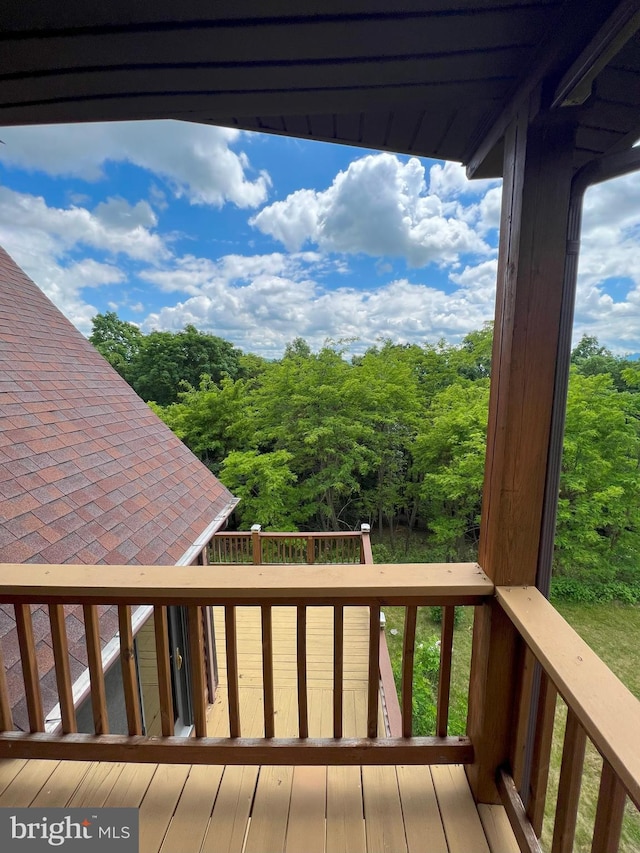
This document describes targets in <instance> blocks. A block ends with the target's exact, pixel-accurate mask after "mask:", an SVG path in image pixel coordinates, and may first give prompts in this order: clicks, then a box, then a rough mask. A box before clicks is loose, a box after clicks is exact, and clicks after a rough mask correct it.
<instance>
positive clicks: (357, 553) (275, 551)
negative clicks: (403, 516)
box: [209, 524, 373, 565]
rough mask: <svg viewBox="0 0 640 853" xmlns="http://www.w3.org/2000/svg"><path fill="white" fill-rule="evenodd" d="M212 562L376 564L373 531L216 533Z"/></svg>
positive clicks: (254, 528)
mask: <svg viewBox="0 0 640 853" xmlns="http://www.w3.org/2000/svg"><path fill="white" fill-rule="evenodd" d="M209 562H210V563H214V564H218V563H220V564H225V563H233V564H235V565H243V564H254V565H260V564H261V563H265V564H267V563H268V564H274V565H293V564H303V563H306V564H308V565H312V564H314V563H318V564H325V565H327V564H332V563H336V564H343V563H373V557H372V555H371V543H370V540H369V527H368V525H363V528H362V530H359V531H343V532H341V533H320V532H318V533H279V532H274V531H262V530H261V529H260V525H258V524H256V525H254V526H253V528H252V530H251V531H237V532H235V533H227V532H225V533H216V534H214V536H213V537H212V539H211V542H210V545H209Z"/></svg>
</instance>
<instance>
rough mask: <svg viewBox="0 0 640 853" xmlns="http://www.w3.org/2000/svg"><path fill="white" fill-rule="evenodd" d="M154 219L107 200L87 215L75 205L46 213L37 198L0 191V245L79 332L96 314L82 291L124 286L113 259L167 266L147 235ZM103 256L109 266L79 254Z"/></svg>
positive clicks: (156, 241)
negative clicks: (95, 252) (159, 262)
mask: <svg viewBox="0 0 640 853" xmlns="http://www.w3.org/2000/svg"><path fill="white" fill-rule="evenodd" d="M153 225H155V215H154V214H153V211H152V210H151V208H150V207H149V206H148V204H147V203H146V202H139V203H138V204H136V205H129V204H128V203H127V202H126V201H124V200H123V199H108V200H106V201H105V202H103V203H101V204H99V205H98V206H97V207H96V209H95V210H94V211H93V212H92V211H89V210H87V209H86V208H83V207H77V206H75V205H73V206H71V207H68V208H58V207H49V206H48V205H47V203H46V202H45V200H44V199H43V198H42V197H41V196H35V195H28V194H26V193H17V192H14V191H13V190H10V189H7V188H5V187H0V245H2V246H3V247H4V248H5V249H6V250H7V251H8V252H9V254H10V255H12V257H13V258H15V260H16V262H17V263H18V264H19V265H20V266H21V267H22V268H23V269H24V270H25V272H26V273H27V274H28V275H29V276H31V278H33V279H34V281H36V282H37V284H38V285H39V286H40V287H41V288H42V290H43V291H44V292H45V293H46V294H47V296H49V298H50V299H51V300H52V301H53V302H54V303H55V304H56V305H57V306H58V307H59V308H60V309H61V310H62V311H63V312H64V313H65V314H66V316H67V317H68V318H69V319H70V320H71V321H72V322H73V323H74V324H75V325H76V326H77V327H78V328H79V329H80V330H81V331H83V332H87V331H89V330H90V328H91V322H90V321H91V317H93V316H94V315H95V314H96V313H97V309H96V308H95V307H94V306H93V305H90V304H88V303H86V302H85V301H84V300H83V298H82V296H81V292H82V290H83V289H85V288H97V287H101V286H103V285H113V284H124V282H125V281H126V275H125V273H124V272H123V270H122V269H121V268H120V267H119V266H118V265H117V259H118V257H122V256H126V257H128V258H131V259H133V260H135V261H138V262H146V263H155V262H156V261H158V260H167V259H168V257H169V252H168V250H167V249H166V247H165V245H164V243H163V241H162V239H161V238H160V237H159V236H158V235H157V234H156V233H154V232H152V231H151V230H150V227H152V226H153ZM87 251H98V252H100V253H106V254H107V255H108V256H109V260H97V259H95V258H92V257H89V256H85V257H81V258H80V259H78V257H77V256H78V254H81V253H83V252H84V253H86V252H87Z"/></svg>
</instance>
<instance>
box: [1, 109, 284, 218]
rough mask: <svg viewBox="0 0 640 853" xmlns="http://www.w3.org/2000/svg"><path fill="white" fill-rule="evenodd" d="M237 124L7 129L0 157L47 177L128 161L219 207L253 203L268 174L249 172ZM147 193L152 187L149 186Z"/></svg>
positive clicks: (182, 193)
mask: <svg viewBox="0 0 640 853" xmlns="http://www.w3.org/2000/svg"><path fill="white" fill-rule="evenodd" d="M239 136H240V132H239V131H237V130H232V129H227V128H221V127H210V126H208V125H201V124H193V123H187V122H177V121H144V122H109V123H104V124H82V125H47V126H42V127H10V128H5V129H4V130H3V131H2V138H3V142H4V143H5V144H4V145H2V146H0V147H1V148H2V150H1V151H0V160H2V162H4V163H5V164H6V165H9V166H17V167H19V168H22V169H28V170H37V171H41V172H45V173H46V174H48V175H53V176H66V177H69V176H73V177H78V178H83V179H84V180H86V181H98V180H101V179H102V178H104V176H105V167H106V165H107V163H109V162H116V163H131V164H133V165H135V166H139V167H141V168H143V169H147V170H148V171H150V172H152V173H153V174H154V175H155V176H156V179H157V178H159V177H161V178H163V179H164V181H165V182H166V184H167V186H168V187H169V188H170V190H171V192H172V193H173V195H174V196H176V197H185V198H187V199H188V200H189V202H190V203H191V204H205V205H213V206H215V207H221V206H222V205H223V204H224V203H225V202H227V201H229V202H231V203H233V204H235V205H236V206H237V207H241V208H253V207H257V206H258V205H260V204H263V203H264V201H265V200H266V198H267V192H268V188H269V185H270V178H269V175H268V173H267V172H265V171H262V172H260V173H258V174H255V175H254V176H253V177H250V173H251V171H252V170H251V164H250V162H249V159H248V157H247V156H246V154H245V153H244V152H242V151H234V150H232V148H231V146H232V145H234V144H235V143H237V142H238V140H239ZM154 192H157V188H156V190H154Z"/></svg>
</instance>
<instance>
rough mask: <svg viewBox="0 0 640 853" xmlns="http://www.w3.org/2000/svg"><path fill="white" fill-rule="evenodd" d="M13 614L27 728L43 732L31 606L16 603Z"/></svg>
mask: <svg viewBox="0 0 640 853" xmlns="http://www.w3.org/2000/svg"><path fill="white" fill-rule="evenodd" d="M15 614H16V627H17V629H18V644H19V646H20V658H21V660H22V675H23V678H24V692H25V697H26V700H27V713H28V715H29V728H30V729H31V731H32V732H43V731H44V714H43V712H42V696H41V694H40V676H39V674H38V660H37V657H36V645H35V642H34V639H33V622H32V620H31V607H30V606H29V605H28V604H16V605H15Z"/></svg>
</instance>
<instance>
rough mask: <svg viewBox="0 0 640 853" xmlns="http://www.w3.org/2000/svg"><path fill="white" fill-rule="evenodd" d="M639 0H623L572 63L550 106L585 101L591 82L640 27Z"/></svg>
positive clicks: (563, 105)
mask: <svg viewBox="0 0 640 853" xmlns="http://www.w3.org/2000/svg"><path fill="white" fill-rule="evenodd" d="M638 7H639V4H638V0H623V2H622V3H620V5H619V6H618V7H617V8H616V9H615V10H614V12H613V14H612V15H610V16H609V18H608V19H607V20H606V21H605V23H604V24H603V26H602V27H600V28H599V29H598V32H597V33H596V34H595V36H594V37H593V38H592V39H591V41H590V42H589V44H588V45H587V46H586V47H585V49H584V50H583V51H582V53H581V54H580V56H578V58H577V59H576V60H575V62H573V63H572V64H571V67H570V68H569V70H568V71H567V72H566V73H565V75H564V77H563V78H562V80H561V81H560V83H559V85H558V87H557V88H556V90H555V93H554V96H553V101H552V102H551V109H554V108H555V107H569V106H576V105H580V104H584V102H585V101H586V100H587V98H589V96H590V95H591V90H592V88H593V82H594V80H595V79H596V77H597V76H598V74H599V73H600V72H601V71H602V69H603V68H604V67H605V66H606V65H607V64H608V63H609V62H610V61H611V60H612V59H613V57H614V56H616V55H617V54H618V53H619V52H620V51H621V50H622V48H623V47H624V46H625V44H626V43H627V42H628V41H629V39H630V38H631V37H632V36H633V35H635V33H636V32H637V31H638V29H640V9H639V8H638Z"/></svg>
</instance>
